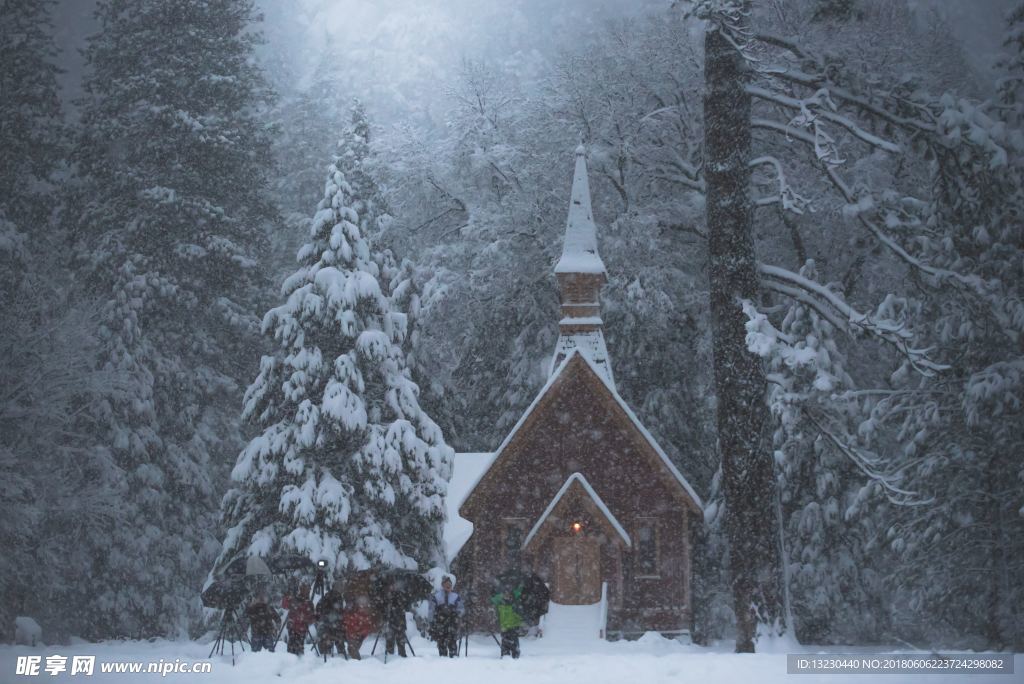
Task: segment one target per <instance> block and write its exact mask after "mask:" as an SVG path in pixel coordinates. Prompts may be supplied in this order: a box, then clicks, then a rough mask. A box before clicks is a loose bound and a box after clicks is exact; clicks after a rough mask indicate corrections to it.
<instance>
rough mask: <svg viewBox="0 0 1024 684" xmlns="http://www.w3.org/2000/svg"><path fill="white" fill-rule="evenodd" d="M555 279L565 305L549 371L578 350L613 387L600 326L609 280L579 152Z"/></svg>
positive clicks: (583, 154) (580, 151) (583, 152)
mask: <svg viewBox="0 0 1024 684" xmlns="http://www.w3.org/2000/svg"><path fill="white" fill-rule="evenodd" d="M555 277H556V278H557V279H558V290H559V294H560V296H561V302H562V318H561V320H560V321H559V322H558V333H559V335H558V344H557V345H555V356H554V358H553V359H552V365H551V369H552V371H554V369H555V368H557V367H558V365H559V364H560V363H561V362H562V359H564V358H565V357H566V356H568V355H569V354H570V353H572V351H573V350H578V351H579V352H580V353H581V354H584V355H585V356H587V358H588V359H590V361H591V362H592V363H593V364H594V366H595V367H596V368H597V369H598V371H599V372H600V373H601V375H602V376H604V379H605V380H606V381H607V382H608V383H609V384H610V385H611V386H612V388H614V387H615V380H614V378H613V376H612V369H611V362H610V360H609V358H608V350H607V348H606V347H605V343H604V332H603V331H602V325H603V323H602V321H601V286H602V285H604V284H605V283H606V282H607V281H608V275H607V273H606V271H605V268H604V262H603V261H602V260H601V255H600V254H598V252H597V226H596V225H595V224H594V215H593V211H592V210H591V208H590V181H589V179H588V178H587V152H586V149H585V148H584V147H583V145H580V146H579V147H577V148H576V170H575V172H574V174H573V178H572V193H571V196H570V199H569V217H568V219H567V220H566V223H565V242H564V243H563V244H562V257H561V258H560V259H559V260H558V263H557V264H555Z"/></svg>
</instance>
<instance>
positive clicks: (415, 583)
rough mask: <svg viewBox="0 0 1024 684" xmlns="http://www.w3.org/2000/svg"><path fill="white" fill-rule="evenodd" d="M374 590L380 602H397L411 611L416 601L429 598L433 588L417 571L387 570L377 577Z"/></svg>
mask: <svg viewBox="0 0 1024 684" xmlns="http://www.w3.org/2000/svg"><path fill="white" fill-rule="evenodd" d="M373 589H374V594H375V596H376V598H377V599H378V600H379V601H386V600H395V601H397V602H398V603H399V604H400V605H401V606H403V608H404V610H409V608H410V606H411V605H412V604H413V603H415V602H416V601H422V600H423V599H425V598H427V597H429V596H430V592H431V590H432V587H431V586H430V581H429V580H427V578H426V577H424V576H423V575H421V574H419V573H418V572H416V571H415V570H386V571H383V572H381V573H380V574H378V575H377V577H376V579H375V581H374V587H373Z"/></svg>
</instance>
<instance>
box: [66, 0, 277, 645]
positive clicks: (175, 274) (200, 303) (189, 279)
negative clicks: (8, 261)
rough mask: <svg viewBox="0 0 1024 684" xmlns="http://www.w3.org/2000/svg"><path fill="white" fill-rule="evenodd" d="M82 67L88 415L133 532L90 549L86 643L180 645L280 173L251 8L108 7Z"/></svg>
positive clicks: (132, 2) (194, 610)
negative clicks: (90, 367) (96, 312)
mask: <svg viewBox="0 0 1024 684" xmlns="http://www.w3.org/2000/svg"><path fill="white" fill-rule="evenodd" d="M97 17H98V20H99V25H100V31H99V33H98V34H97V35H95V36H94V37H92V38H91V39H90V42H89V46H88V49H87V50H86V58H87V66H88V70H87V71H88V73H89V78H88V79H87V81H86V83H85V91H86V95H85V97H84V99H83V102H82V118H81V138H80V140H79V145H78V159H77V161H78V162H79V169H80V173H81V176H82V178H81V187H80V189H79V190H80V191H79V193H78V198H77V201H78V206H77V208H76V209H77V215H78V216H79V217H80V218H79V223H78V226H77V236H78V238H79V239H78V242H77V244H76V248H77V252H78V258H79V263H80V264H81V272H82V282H83V284H84V285H85V287H86V289H87V291H88V292H91V293H94V294H95V295H96V296H98V297H100V298H101V299H102V300H103V301H104V306H103V310H102V313H101V323H102V330H101V338H102V350H101V352H100V354H99V357H100V358H99V359H98V361H97V363H98V366H99V367H101V368H105V369H108V370H110V371H111V372H115V373H117V374H119V375H120V376H123V377H125V378H126V379H127V380H126V382H125V383H124V384H123V385H122V386H119V387H118V388H116V389H115V390H112V391H111V392H109V393H108V394H107V395H106V396H105V397H103V399H102V400H101V401H96V402H92V404H91V405H90V406H89V412H90V415H91V416H92V417H93V418H94V419H95V420H96V421H97V422H98V423H99V424H101V425H102V426H103V429H102V430H101V432H100V434H97V435H96V436H95V437H96V443H95V449H96V450H98V451H99V452H102V453H105V454H108V455H109V457H110V458H111V459H112V460H113V461H114V462H115V463H116V464H117V466H118V468H119V475H118V477H117V479H116V480H115V481H113V482H110V483H109V487H110V488H111V489H112V490H113V491H116V492H117V495H118V496H119V497H120V498H121V510H122V512H123V520H122V521H121V523H119V524H117V525H112V526H111V529H109V530H107V531H106V534H104V535H103V536H101V537H90V538H87V539H83V540H82V543H83V544H85V545H91V546H92V547H93V565H92V571H91V573H90V578H91V579H90V582H91V583H90V586H89V587H88V589H87V590H85V589H83V592H82V600H83V601H84V602H85V604H86V605H84V606H82V608H81V610H82V611H83V614H85V613H88V614H89V615H90V616H91V617H90V635H92V636H116V635H131V636H151V635H179V634H182V633H184V632H185V630H187V629H188V628H189V626H190V625H194V624H195V621H196V619H197V618H198V616H199V603H198V598H197V587H198V586H199V585H200V583H201V579H202V577H203V575H204V574H205V572H206V569H207V568H208V567H209V563H210V562H211V561H212V558H213V557H214V555H215V554H216V548H217V547H216V537H215V534H216V529H215V525H216V512H217V498H216V491H217V489H218V488H219V487H218V486H217V484H218V482H219V480H220V478H221V477H222V473H223V474H224V475H226V471H227V469H228V463H229V459H230V457H229V456H228V454H230V453H231V452H233V451H235V450H236V449H237V448H238V446H239V445H240V444H241V440H240V439H239V435H238V429H237V426H236V420H235V411H234V410H233V404H234V400H235V394H236V392H237V391H238V390H239V385H240V382H241V379H242V377H243V376H244V375H246V374H247V373H248V372H249V371H248V369H247V368H246V364H245V361H244V359H246V358H251V351H249V349H248V348H249V347H250V346H252V345H253V344H254V343H255V340H256V339H257V337H256V335H255V333H256V329H257V320H256V318H255V316H254V315H253V313H252V312H253V311H254V310H255V306H254V304H253V302H254V300H255V297H256V293H257V292H258V291H259V289H260V288H259V287H258V284H259V282H260V279H261V270H260V269H259V268H258V267H257V266H258V263H259V258H260V253H261V250H262V245H263V242H264V237H263V236H264V233H263V226H262V224H263V222H265V221H266V220H267V219H268V217H269V216H270V214H271V212H270V211H269V208H268V206H267V202H266V199H265V192H264V190H265V185H266V178H267V174H268V170H269V163H270V154H269V152H270V149H269V141H268V131H267V127H266V125H265V124H264V123H263V120H262V117H261V115H260V109H261V107H263V106H264V105H265V104H266V103H267V101H268V91H267V89H266V87H265V84H264V81H263V78H262V76H261V73H260V72H259V70H258V68H257V67H256V66H255V63H254V61H253V51H254V47H255V45H256V44H257V43H258V41H259V34H257V33H255V32H254V31H253V27H252V22H253V21H254V19H255V12H254V8H253V3H252V2H250V0H169V1H164V0H106V1H104V2H101V3H100V4H99V6H98V8H97Z"/></svg>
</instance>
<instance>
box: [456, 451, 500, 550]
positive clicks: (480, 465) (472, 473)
mask: <svg viewBox="0 0 1024 684" xmlns="http://www.w3.org/2000/svg"><path fill="white" fill-rule="evenodd" d="M493 462H494V454H489V453H463V454H455V460H454V461H453V462H452V479H451V480H450V481H449V482H448V496H447V499H446V502H445V503H446V505H447V509H448V516H447V519H446V520H445V523H444V551H445V556H446V557H447V559H448V562H449V563H451V562H452V560H454V559H455V556H456V554H458V552H459V551H460V550H461V549H462V547H463V545H465V543H466V541H467V540H468V539H469V537H470V535H471V534H473V523H471V522H470V521H468V520H466V519H465V518H463V517H460V516H459V506H461V505H462V502H463V501H465V500H466V497H467V496H469V493H470V492H471V491H473V487H474V486H475V483H476V482H477V481H478V480H479V479H480V476H481V475H482V474H483V473H484V472H486V471H487V468H488V467H490V465H491V463H493Z"/></svg>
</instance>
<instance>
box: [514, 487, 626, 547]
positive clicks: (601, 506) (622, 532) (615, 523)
mask: <svg viewBox="0 0 1024 684" xmlns="http://www.w3.org/2000/svg"><path fill="white" fill-rule="evenodd" d="M573 482H578V483H579V485H580V486H581V487H583V491H585V492H586V493H587V496H589V497H590V499H591V500H592V501H593V502H594V504H595V505H596V506H597V508H598V510H599V511H601V514H602V515H603V516H604V517H605V518H607V520H608V522H609V523H611V526H612V528H614V529H615V531H616V532H617V533H618V535H619V536H620V537H622V541H624V542H626V546H632V545H633V542H632V541H630V539H629V534H627V532H626V529H625V528H624V527H623V526H622V525H621V524H619V520H618V518H616V517H615V516H614V515H612V512H611V510H610V509H609V508H608V506H606V505H605V503H604V501H603V500H602V499H601V497H600V496H598V494H597V492H596V491H594V488H593V487H591V486H590V483H589V482H587V478H585V477H583V474H582V473H573V474H572V475H570V476H569V479H568V480H566V481H565V484H564V485H562V488H561V489H559V490H558V493H557V494H555V497H554V498H553V499H551V503H549V504H548V507H547V508H545V509H544V512H543V513H541V514H540V517H539V518H537V522H536V523H534V525H533V528H532V529H531V530H530V533H529V534H528V535H526V539H525V540H523V548H524V549H525V548H526V547H527V546H528V545H529V543H530V540H531V539H533V538H534V537H535V536H536V535H537V532H539V531H540V528H541V527H543V526H544V521H545V520H547V519H548V516H550V515H551V512H552V511H553V510H555V506H557V505H558V502H559V501H561V500H562V498H563V497H564V496H565V494H566V492H568V491H569V488H570V487H571V486H572V483H573Z"/></svg>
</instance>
